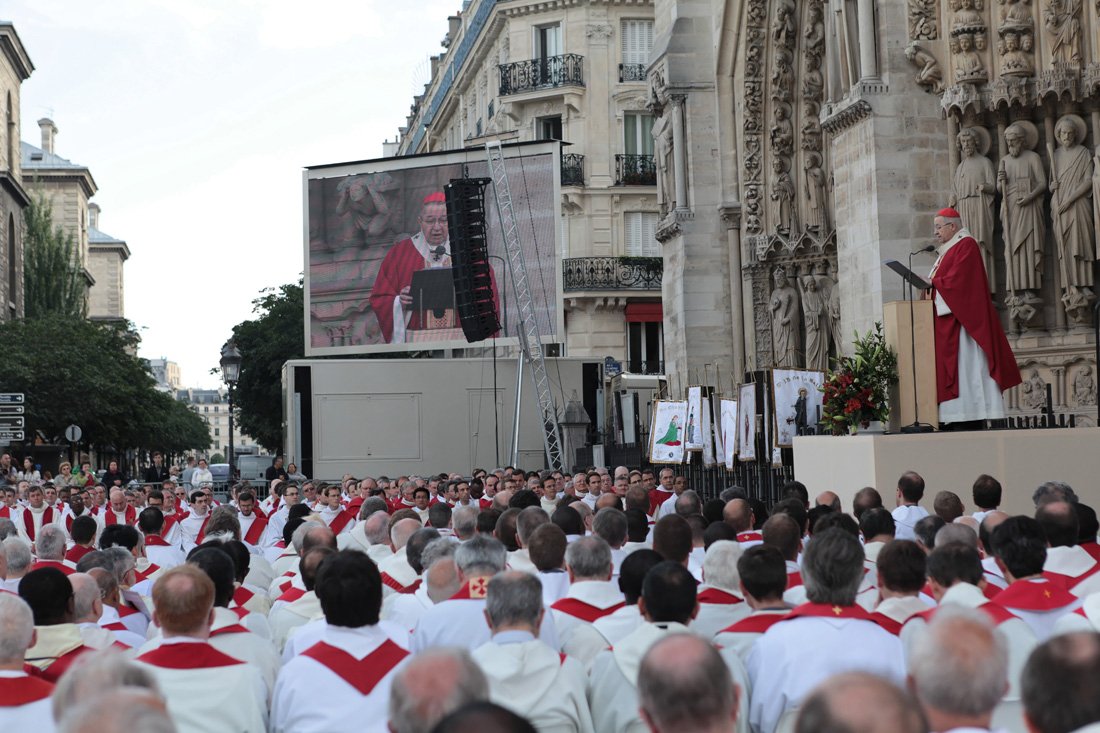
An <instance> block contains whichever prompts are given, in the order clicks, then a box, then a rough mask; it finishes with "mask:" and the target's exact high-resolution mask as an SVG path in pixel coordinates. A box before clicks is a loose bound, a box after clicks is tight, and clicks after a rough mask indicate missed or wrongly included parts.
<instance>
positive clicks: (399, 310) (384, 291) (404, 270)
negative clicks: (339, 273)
mask: <svg viewBox="0 0 1100 733" xmlns="http://www.w3.org/2000/svg"><path fill="white" fill-rule="evenodd" d="M417 221H418V223H419V224H420V231H419V232H417V233H416V234H414V235H413V236H412V237H409V238H408V239H402V240H401V241H399V242H397V243H396V244H394V245H393V246H392V247H391V248H390V251H389V252H387V253H386V256H385V258H384V259H383V260H382V265H381V267H380V268H379V269H378V275H377V276H376V277H375V280H374V286H373V287H372V288H371V294H370V305H371V310H373V311H374V314H375V316H377V318H378V326H379V328H381V330H382V337H383V338H384V339H385V341H386V343H388V344H400V343H404V342H405V341H406V338H405V332H406V330H413V331H415V330H419V329H421V328H424V324H422V323H420V317H419V314H417V313H415V312H413V311H412V310H411V306H412V302H413V299H412V294H411V293H410V288H411V285H412V276H413V273H414V272H416V271H417V270H424V269H428V268H444V267H445V268H450V267H451V243H450V234H449V232H448V230H447V199H446V197H445V196H444V195H443V193H442V192H436V193H432V194H429V195H428V196H426V197H425V198H424V202H423V204H422V206H421V209H420V216H419V217H418V219H417ZM489 275H490V278H491V280H492V283H491V284H492V289H493V303H494V304H497V303H499V297H498V295H497V286H496V277H495V275H494V273H493V270H492V268H490V269H489ZM498 312H499V308H498Z"/></svg>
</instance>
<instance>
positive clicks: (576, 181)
mask: <svg viewBox="0 0 1100 733" xmlns="http://www.w3.org/2000/svg"><path fill="white" fill-rule="evenodd" d="M561 185H563V186H583V185H584V156H583V155H581V154H579V153H562V154H561Z"/></svg>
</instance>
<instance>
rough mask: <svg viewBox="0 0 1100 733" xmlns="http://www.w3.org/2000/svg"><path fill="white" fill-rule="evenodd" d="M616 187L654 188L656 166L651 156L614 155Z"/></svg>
mask: <svg viewBox="0 0 1100 733" xmlns="http://www.w3.org/2000/svg"><path fill="white" fill-rule="evenodd" d="M615 185H616V186H656V185H657V164H656V163H655V161H654V158H653V156H652V155H616V156H615Z"/></svg>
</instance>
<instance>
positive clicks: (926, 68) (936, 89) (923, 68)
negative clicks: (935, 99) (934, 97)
mask: <svg viewBox="0 0 1100 733" xmlns="http://www.w3.org/2000/svg"><path fill="white" fill-rule="evenodd" d="M905 58H907V59H908V60H909V63H911V64H912V65H913V66H915V67H917V74H916V76H914V77H913V80H914V81H916V82H917V84H918V85H919V86H922V87H924V91H926V92H931V93H932V94H939V93H940V92H942V91H943V69H941V68H940V63H939V62H938V61H936V57H935V56H933V55H932V54H931V53H929V52H928V51H926V50H924V49H923V48H921V46H920V44H918V43H916V42H913V43H910V44H909V45H908V46H906V47H905Z"/></svg>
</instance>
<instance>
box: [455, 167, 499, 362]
mask: <svg viewBox="0 0 1100 733" xmlns="http://www.w3.org/2000/svg"><path fill="white" fill-rule="evenodd" d="M489 183H490V179H488V178H455V179H452V180H451V182H450V183H448V184H447V185H446V186H444V187H443V192H444V194H445V195H446V197H447V228H448V231H449V235H450V240H451V267H452V270H451V274H452V275H453V277H454V285H455V307H456V308H457V310H458V320H459V323H461V324H462V333H463V335H465V336H466V340H467V341H469V342H471V343H473V342H474V341H484V340H485V339H487V338H492V337H493V336H495V335H497V333H498V332H499V331H500V319H499V317H498V316H497V302H496V301H497V298H496V297H495V296H496V293H495V291H494V288H493V277H492V266H491V265H490V262H489V233H488V231H486V229H487V223H486V221H485V187H486V186H487V185H488V184H489Z"/></svg>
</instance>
